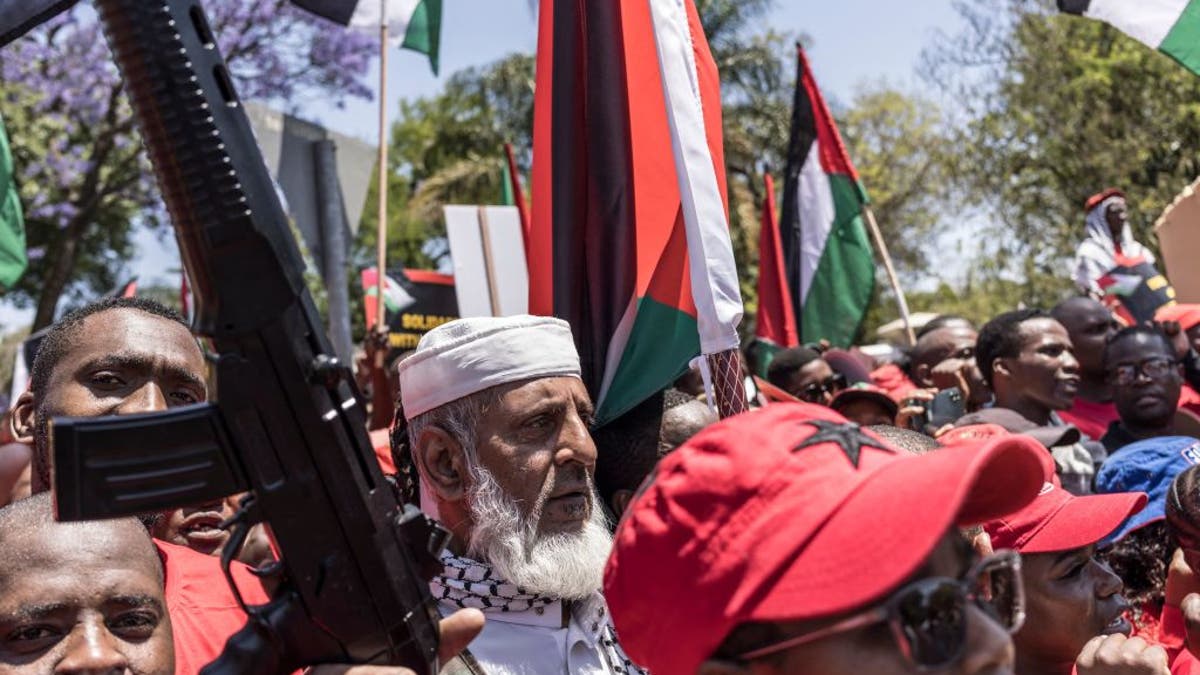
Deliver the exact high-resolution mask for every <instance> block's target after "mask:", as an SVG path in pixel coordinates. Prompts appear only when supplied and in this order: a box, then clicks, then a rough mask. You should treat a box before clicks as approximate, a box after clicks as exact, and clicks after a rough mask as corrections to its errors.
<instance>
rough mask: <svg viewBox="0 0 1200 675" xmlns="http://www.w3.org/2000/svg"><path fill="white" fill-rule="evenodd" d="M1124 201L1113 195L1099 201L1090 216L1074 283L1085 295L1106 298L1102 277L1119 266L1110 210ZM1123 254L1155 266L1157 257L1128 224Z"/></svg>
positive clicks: (1078, 257) (1125, 231)
mask: <svg viewBox="0 0 1200 675" xmlns="http://www.w3.org/2000/svg"><path fill="white" fill-rule="evenodd" d="M1124 201H1125V198H1124V197H1122V196H1120V195H1113V196H1111V197H1109V198H1107V199H1105V200H1104V201H1102V202H1100V203H1099V204H1097V205H1096V206H1095V208H1093V209H1092V210H1091V211H1088V214H1087V238H1086V239H1084V240H1083V243H1082V244H1080V245H1079V250H1078V251H1077V252H1076V253H1075V284H1076V285H1078V286H1079V288H1080V289H1081V290H1082V291H1084V292H1085V293H1093V294H1098V295H1103V293H1104V290H1103V289H1102V288H1100V284H1099V283H1098V282H1099V280H1100V278H1101V277H1103V276H1104V275H1105V274H1107V273H1108V272H1109V271H1111V270H1112V269H1113V268H1114V267H1116V266H1117V258H1116V256H1117V247H1116V243H1115V242H1114V241H1113V236H1112V229H1111V228H1110V227H1109V226H1108V207H1109V206H1111V205H1113V204H1116V203H1118V202H1121V203H1124ZM1121 254H1122V255H1123V256H1125V257H1127V258H1143V259H1145V260H1146V262H1149V263H1151V264H1153V263H1154V261H1155V260H1154V254H1153V253H1151V252H1150V251H1149V249H1147V248H1146V247H1145V246H1142V245H1141V244H1139V243H1138V242H1136V241H1134V239H1133V231H1132V230H1131V229H1130V227H1129V223H1128V222H1126V223H1125V226H1124V227H1122V228H1121Z"/></svg>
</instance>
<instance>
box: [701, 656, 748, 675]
mask: <svg viewBox="0 0 1200 675" xmlns="http://www.w3.org/2000/svg"><path fill="white" fill-rule="evenodd" d="M749 672H750V669H749V668H748V667H747V666H746V664H744V663H738V662H737V661H726V660H724V659H706V660H705V661H704V663H701V664H700V667H699V668H697V669H696V675H748V673H749Z"/></svg>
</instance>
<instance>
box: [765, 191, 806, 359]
mask: <svg viewBox="0 0 1200 675" xmlns="http://www.w3.org/2000/svg"><path fill="white" fill-rule="evenodd" d="M763 181H764V182H765V183H766V185H765V186H764V188H765V190H766V196H765V197H763V209H762V227H760V228H759V233H758V322H757V324H756V325H755V328H754V341H755V352H756V358H755V359H754V361H755V362H756V364H757V371H758V373H757V374H758V375H759V377H766V376H767V367H768V366H770V365H771V359H772V358H773V357H774V356H775V353H776V352H778V351H779V350H781V349H787V348H788V347H795V346H797V345H799V344H800V338H799V336H798V335H797V334H796V314H795V312H793V310H792V293H791V291H790V290H789V289H788V284H787V275H786V274H785V273H784V269H783V250H782V245H781V244H780V242H779V224H778V223H777V222H776V219H775V180H774V179H773V178H771V174H767V175H766V176H765V177H764V178H763Z"/></svg>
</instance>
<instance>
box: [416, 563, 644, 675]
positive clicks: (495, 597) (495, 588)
mask: <svg viewBox="0 0 1200 675" xmlns="http://www.w3.org/2000/svg"><path fill="white" fill-rule="evenodd" d="M442 566H443V567H442V572H441V574H438V575H437V576H435V577H434V578H433V580H432V581H430V582H429V590H430V592H431V593H432V594H433V597H434V598H435V599H437V600H438V602H446V603H449V604H452V605H455V606H456V607H459V608H462V609H466V608H474V609H478V610H481V611H483V613H484V614H487V613H490V612H526V611H530V610H535V611H536V610H537V608H539V607H546V606H549V605H552V604H554V603H556V602H558V600H557V599H555V598H551V597H547V596H544V595H537V594H536V593H529V592H527V591H525V590H523V589H521V588H519V587H517V586H516V585H514V584H511V583H509V582H507V581H505V580H503V579H501V578H500V577H499V576H497V575H496V572H495V571H494V570H493V569H492V567H491V565H488V564H486V563H481V562H479V561H476V560H471V559H470V558H463V557H459V556H456V555H453V554H452V553H450V552H449V551H443V552H442ZM567 606H568V607H569V608H570V610H571V614H572V616H573V617H574V618H575V620H576V621H578V622H579V623H580V624H581V625H583V626H586V627H588V628H591V629H592V632H593V633H597V632H598V633H599V642H600V646H601V648H602V650H603V652H604V656H605V658H606V659H607V660H608V664H609V666H611V667H612V669H613V672H616V673H618V675H645V673H646V671H645V670H643V669H642V668H641V667H639V666H638V665H637V664H635V663H634V662H633V661H630V660H629V657H628V656H626V655H625V651H624V650H623V649H621V645H620V644H619V643H618V642H617V634H616V631H615V630H613V626H612V621H610V620H609V618H608V608H607V607H606V606H605V604H604V600H603V598H601V597H600V595H599V594H596V595H595V596H594V598H593V599H589V600H581V601H576V602H570V603H567Z"/></svg>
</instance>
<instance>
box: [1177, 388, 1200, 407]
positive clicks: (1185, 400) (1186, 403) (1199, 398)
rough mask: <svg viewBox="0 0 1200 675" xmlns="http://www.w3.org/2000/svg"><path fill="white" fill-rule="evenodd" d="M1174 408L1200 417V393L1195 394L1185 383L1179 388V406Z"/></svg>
mask: <svg viewBox="0 0 1200 675" xmlns="http://www.w3.org/2000/svg"><path fill="white" fill-rule="evenodd" d="M1176 408H1186V409H1187V410H1189V411H1191V412H1193V413H1196V414H1197V415H1200V393H1196V390H1195V389H1192V386H1191V385H1189V384H1186V383H1185V384H1184V385H1183V386H1182V387H1180V388H1179V405H1177V406H1176Z"/></svg>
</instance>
